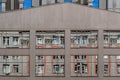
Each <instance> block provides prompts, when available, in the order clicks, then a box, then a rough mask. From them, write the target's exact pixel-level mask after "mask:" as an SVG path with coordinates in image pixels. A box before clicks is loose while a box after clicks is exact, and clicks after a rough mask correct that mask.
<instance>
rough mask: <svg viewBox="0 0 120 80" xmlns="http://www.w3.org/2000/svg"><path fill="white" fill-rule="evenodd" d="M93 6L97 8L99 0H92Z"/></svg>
mask: <svg viewBox="0 0 120 80" xmlns="http://www.w3.org/2000/svg"><path fill="white" fill-rule="evenodd" d="M93 7H94V8H99V0H94V1H93Z"/></svg>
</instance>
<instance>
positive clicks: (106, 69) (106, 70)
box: [104, 65, 108, 74]
mask: <svg viewBox="0 0 120 80" xmlns="http://www.w3.org/2000/svg"><path fill="white" fill-rule="evenodd" d="M104 74H108V65H104Z"/></svg>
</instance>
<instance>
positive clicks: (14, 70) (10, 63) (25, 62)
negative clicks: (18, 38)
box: [0, 56, 30, 76]
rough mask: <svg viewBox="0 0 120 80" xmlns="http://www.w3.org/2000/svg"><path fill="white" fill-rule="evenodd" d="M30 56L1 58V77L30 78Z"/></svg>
mask: <svg viewBox="0 0 120 80" xmlns="http://www.w3.org/2000/svg"><path fill="white" fill-rule="evenodd" d="M29 67H30V65H29V56H0V71H1V72H0V76H29Z"/></svg>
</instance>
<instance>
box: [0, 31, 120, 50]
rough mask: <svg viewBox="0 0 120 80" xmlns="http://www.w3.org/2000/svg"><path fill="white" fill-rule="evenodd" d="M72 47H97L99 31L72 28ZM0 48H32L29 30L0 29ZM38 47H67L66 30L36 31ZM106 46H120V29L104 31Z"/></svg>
mask: <svg viewBox="0 0 120 80" xmlns="http://www.w3.org/2000/svg"><path fill="white" fill-rule="evenodd" d="M70 39H71V48H97V47H98V31H96V30H83V31H81V30H72V31H71V37H70ZM0 48H30V32H29V31H0ZM36 48H65V31H36ZM104 48H120V31H104Z"/></svg>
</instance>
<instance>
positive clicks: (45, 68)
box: [36, 55, 64, 76]
mask: <svg viewBox="0 0 120 80" xmlns="http://www.w3.org/2000/svg"><path fill="white" fill-rule="evenodd" d="M38 56H39V55H38ZM38 56H36V76H64V56H63V55H59V56H58V55H54V56H43V58H44V60H42V61H40V60H39V59H38Z"/></svg>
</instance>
